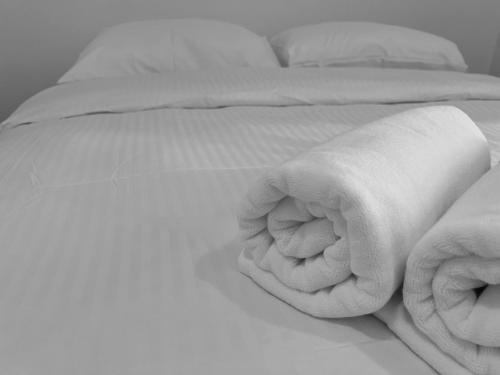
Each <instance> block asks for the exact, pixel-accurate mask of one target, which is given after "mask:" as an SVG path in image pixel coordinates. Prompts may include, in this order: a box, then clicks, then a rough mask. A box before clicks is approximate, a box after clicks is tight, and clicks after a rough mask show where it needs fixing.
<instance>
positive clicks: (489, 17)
mask: <svg viewBox="0 0 500 375" xmlns="http://www.w3.org/2000/svg"><path fill="white" fill-rule="evenodd" d="M179 17H206V18H213V19H219V20H222V21H228V22H234V23H238V24H241V25H243V26H246V27H248V28H250V29H252V30H254V31H256V32H258V33H261V34H264V35H272V34H273V33H275V32H277V31H280V30H283V29H285V28H288V27H291V26H298V25H303V24H308V23H318V22H323V21H331V20H335V21H373V22H384V23H390V24H395V25H401V26H407V27H413V28H417V29H421V30H424V31H428V32H432V33H435V34H438V35H441V36H444V37H446V38H448V39H451V40H453V41H454V42H456V43H457V44H458V45H459V47H460V49H461V50H462V51H463V53H464V55H465V58H466V60H467V62H468V64H469V66H470V67H471V70H472V71H475V72H487V70H488V68H489V66H490V61H491V57H492V55H493V51H494V47H495V42H496V37H497V35H498V31H499V21H500V1H498V0H6V1H3V2H2V5H1V7H0V48H1V57H0V90H1V93H2V95H1V97H2V100H1V101H0V120H1V119H4V118H5V117H6V116H7V115H8V114H9V113H10V112H11V111H12V110H14V109H15V107H16V106H17V105H19V104H20V103H21V102H22V101H23V100H25V99H26V98H27V97H28V96H30V95H32V94H33V93H35V92H37V91H39V90H41V89H43V88H45V87H48V86H50V85H52V84H53V83H54V82H55V80H56V79H57V78H58V77H59V76H60V75H61V74H62V73H63V72H64V71H65V70H66V69H68V68H69V66H70V65H71V64H72V63H73V62H74V60H75V59H76V58H77V56H78V53H79V52H80V51H81V49H82V48H83V47H84V46H85V45H86V44H87V43H88V42H89V41H90V40H91V39H92V38H93V37H94V36H95V35H96V34H97V33H98V32H99V30H101V29H102V28H103V27H106V26H110V25H113V24H116V23H119V22H124V21H130V20H141V19H151V18H179Z"/></svg>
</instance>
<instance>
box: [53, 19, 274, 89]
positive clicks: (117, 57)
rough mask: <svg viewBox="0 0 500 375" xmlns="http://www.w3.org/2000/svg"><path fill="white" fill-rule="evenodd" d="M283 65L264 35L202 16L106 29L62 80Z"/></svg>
mask: <svg viewBox="0 0 500 375" xmlns="http://www.w3.org/2000/svg"><path fill="white" fill-rule="evenodd" d="M228 66H238V67H245V66H247V67H279V63H278V60H277V59H276V56H275V54H274V52H273V50H272V48H271V46H270V45H269V42H268V41H267V39H266V38H263V37H260V36H258V35H256V34H254V33H253V32H251V31H250V30H247V29H245V28H243V27H241V26H238V25H233V24H229V23H224V22H218V21H210V20H201V19H176V20H153V21H141V22H131V23H124V24H120V25H117V26H114V27H111V28H108V29H106V30H105V31H104V32H102V33H101V34H100V35H99V36H97V38H95V39H94V40H93V41H92V42H91V43H90V44H89V45H88V46H87V47H86V48H85V49H84V50H83V52H82V53H81V54H80V57H79V58H78V61H77V62H76V64H75V65H74V66H73V67H72V68H71V69H70V70H69V71H68V72H67V73H66V74H64V75H63V76H62V77H61V78H60V79H59V81H58V83H62V82H68V81H75V80H83V79H89V78H97V77H115V76H127V75H133V74H147V73H159V72H164V71H171V70H180V69H182V70H185V69H204V68H212V67H228Z"/></svg>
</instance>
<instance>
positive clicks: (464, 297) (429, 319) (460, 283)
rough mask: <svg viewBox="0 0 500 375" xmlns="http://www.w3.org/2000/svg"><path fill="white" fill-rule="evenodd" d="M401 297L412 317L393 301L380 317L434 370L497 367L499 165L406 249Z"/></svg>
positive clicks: (488, 372) (487, 373)
mask: <svg viewBox="0 0 500 375" xmlns="http://www.w3.org/2000/svg"><path fill="white" fill-rule="evenodd" d="M403 298H404V303H405V306H406V308H407V310H408V312H409V315H410V316H411V318H412V319H408V317H405V315H404V312H402V311H401V310H402V306H401V305H400V306H398V307H397V308H395V310H394V311H396V309H398V310H399V311H398V313H397V314H394V313H391V314H389V313H387V314H385V316H384V317H383V320H384V321H386V322H389V324H388V325H389V326H390V327H391V328H393V330H394V331H395V332H396V334H397V335H399V336H400V337H401V339H402V340H403V341H405V342H406V343H407V344H408V345H409V346H410V347H411V348H412V349H413V350H414V351H415V352H416V353H417V354H419V355H420V356H421V357H422V358H423V359H424V360H426V361H427V362H428V363H429V364H430V365H432V366H434V367H435V368H436V370H438V371H439V372H440V373H442V374H449V375H455V374H462V373H469V374H470V373H474V374H481V375H493V374H495V375H498V374H500V166H497V167H495V168H494V169H492V170H491V171H490V172H488V173H487V174H486V175H484V176H483V177H482V178H481V179H480V180H479V181H478V182H477V183H476V184H474V185H473V186H472V187H471V188H470V189H469V190H468V191H467V192H466V193H465V194H464V195H463V196H462V197H460V199H459V200H458V201H457V202H456V203H455V204H454V205H453V206H452V207H451V208H450V209H449V210H448V212H447V213H446V214H445V215H444V216H443V217H442V218H441V219H440V220H439V221H438V223H437V224H436V225H435V226H434V227H432V228H431V229H430V230H429V232H427V234H426V235H425V236H424V237H423V238H422V239H421V240H420V241H419V242H418V244H417V246H416V247H415V249H413V250H412V252H411V254H410V256H409V259H408V265H407V271H406V275H405V282H404V288H403ZM412 320H413V321H412ZM413 323H414V325H413ZM415 331H419V332H420V334H419V335H418V334H417V333H416V332H415Z"/></svg>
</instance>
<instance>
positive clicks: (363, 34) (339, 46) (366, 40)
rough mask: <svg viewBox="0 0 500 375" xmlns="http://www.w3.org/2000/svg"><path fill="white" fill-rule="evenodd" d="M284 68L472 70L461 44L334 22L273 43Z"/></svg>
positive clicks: (376, 26) (409, 32)
mask: <svg viewBox="0 0 500 375" xmlns="http://www.w3.org/2000/svg"><path fill="white" fill-rule="evenodd" d="M271 45H272V46H273V48H274V50H275V52H276V54H277V55H278V58H279V59H280V61H281V63H282V65H284V66H290V67H307V66H365V67H383V68H406V69H433V70H455V71H460V72H464V71H466V70H467V65H466V63H465V61H464V58H463V56H462V54H461V53H460V51H459V49H458V47H457V46H456V44H455V43H453V42H451V41H449V40H447V39H445V38H442V37H439V36H437V35H433V34H429V33H426V32H423V31H418V30H414V29H408V28H405V27H399V26H391V25H384V24H378V23H369V22H328V23H321V24H317V25H309V26H302V27H297V28H293V29H289V30H286V31H283V32H282V33H279V34H278V35H275V36H274V37H273V38H271Z"/></svg>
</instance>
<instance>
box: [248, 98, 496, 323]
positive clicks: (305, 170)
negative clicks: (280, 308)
mask: <svg viewBox="0 0 500 375" xmlns="http://www.w3.org/2000/svg"><path fill="white" fill-rule="evenodd" d="M489 166H490V158H489V151H488V147H487V143H486V140H485V138H484V136H483V135H482V133H481V132H480V131H479V129H478V128H477V127H476V126H475V124H474V123H473V122H472V121H471V120H470V119H469V118H468V117H467V115H465V114H464V113H463V112H462V111H460V110H458V109H457V108H454V107H444V106H443V107H428V108H420V109H416V110H411V111H408V112H404V113H400V114H397V115H395V116H392V117H388V118H385V119H382V120H379V121H376V122H374V123H372V124H368V125H365V126H362V127H360V128H357V129H355V130H353V131H350V132H348V133H344V134H342V135H340V136H338V137H336V138H334V139H333V140H331V141H330V142H327V143H325V144H323V145H321V146H319V147H316V148H313V149H312V150H310V151H308V152H306V153H304V154H302V155H299V156H298V157H296V158H294V159H292V160H290V161H288V162H285V163H284V164H282V165H280V166H278V167H276V168H274V169H272V170H270V171H269V172H268V173H267V174H265V175H264V176H263V177H262V178H261V179H260V180H259V181H258V182H257V183H256V184H255V185H254V186H253V187H252V188H251V189H250V191H249V192H248V195H247V197H246V199H245V200H244V202H243V204H242V207H241V210H240V214H239V224H240V228H241V235H242V237H243V241H244V250H243V252H242V254H241V255H240V258H239V266H240V270H241V271H242V272H243V273H245V274H246V275H248V276H250V277H251V278H252V279H253V280H254V281H255V282H257V283H258V284H259V285H260V286H262V287H263V288H264V289H266V290H268V291H269V292H270V293H272V294H274V295H275V296H277V297H279V298H281V299H282V300H284V301H286V302H288V303H289V304H291V305H293V306H295V307H296V308H298V309H300V310H302V311H304V312H306V313H309V314H311V315H314V316H318V317H347V316H357V315H362V314H367V313H371V312H374V311H376V310H378V309H380V308H381V307H382V306H384V305H385V304H386V303H387V302H388V300H389V299H390V297H391V295H392V294H393V293H394V291H395V290H396V289H397V288H398V286H399V285H400V283H401V282H402V279H403V272H404V266H405V263H406V260H407V257H408V254H409V252H410V250H411V249H412V248H413V247H414V246H415V244H416V243H417V241H418V240H419V239H420V238H421V237H422V236H423V234H424V233H425V232H426V231H427V230H428V229H429V228H430V227H431V226H432V225H433V224H434V223H435V222H436V221H437V220H438V218H439V217H440V216H441V215H442V214H443V213H444V212H445V211H446V210H447V209H448V208H449V206H450V205H451V204H452V203H453V202H454V201H455V200H456V199H457V198H458V197H459V196H460V195H461V194H463V193H464V191H465V190H467V188H468V187H470V185H472V184H473V183H474V182H475V181H477V179H478V178H479V177H480V176H481V175H482V174H483V173H485V171H487V170H488V168H489Z"/></svg>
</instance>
